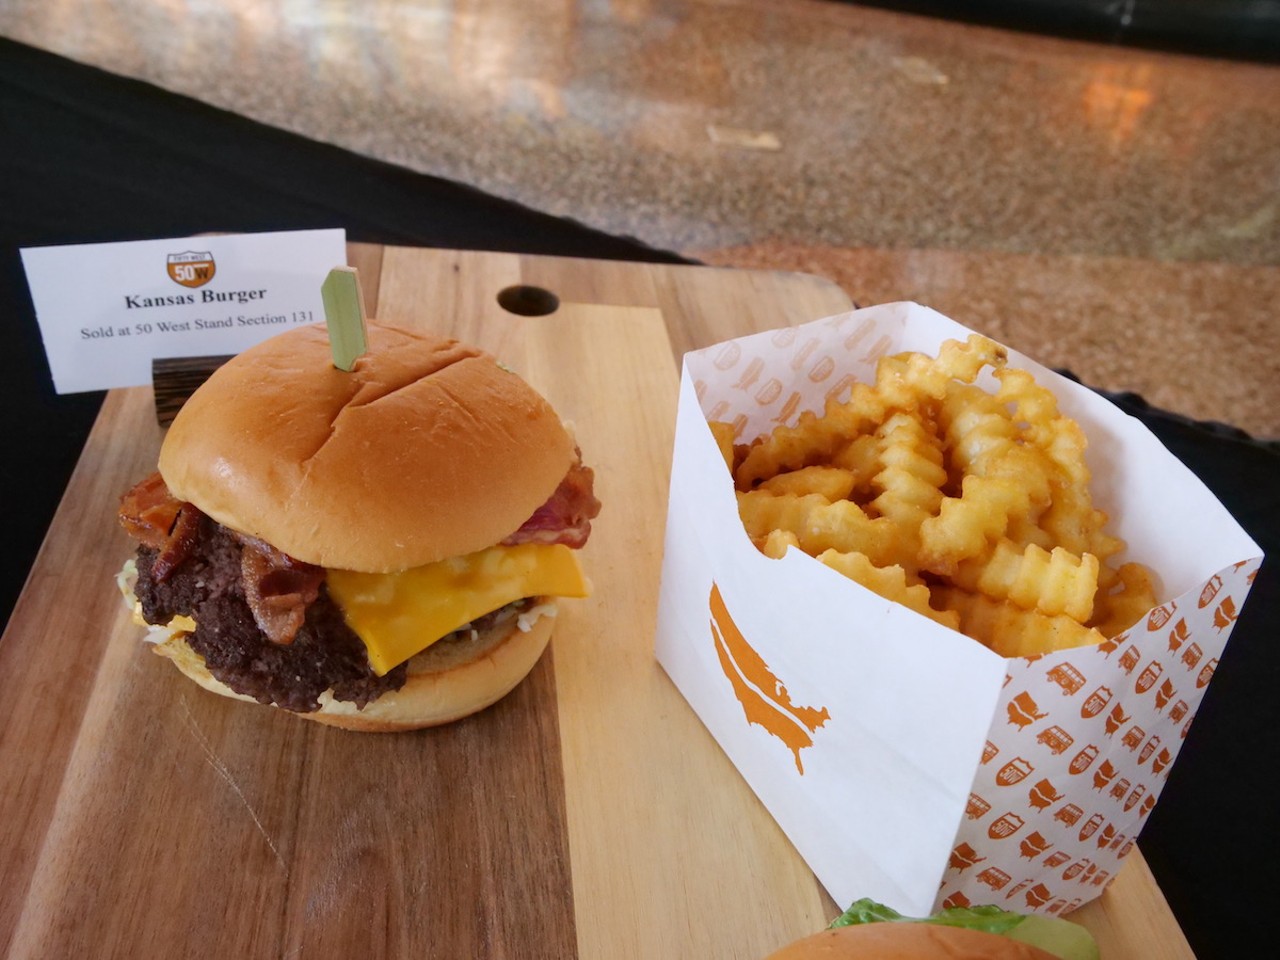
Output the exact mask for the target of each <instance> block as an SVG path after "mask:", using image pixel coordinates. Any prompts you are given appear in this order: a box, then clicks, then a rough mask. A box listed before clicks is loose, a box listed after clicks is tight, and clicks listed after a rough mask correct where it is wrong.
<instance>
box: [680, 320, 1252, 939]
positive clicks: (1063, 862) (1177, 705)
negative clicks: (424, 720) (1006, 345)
mask: <svg viewBox="0 0 1280 960" xmlns="http://www.w3.org/2000/svg"><path fill="white" fill-rule="evenodd" d="M970 332H971V331H969V330H967V329H965V328H964V327H961V326H960V325H959V324H956V323H954V322H953V321H951V320H949V319H947V318H946V317H943V316H942V315H940V314H938V313H936V312H935V311H932V310H929V309H927V308H925V307H921V306H919V305H917V304H912V303H898V304H888V305H885V306H880V307H871V308H867V309H864V310H857V311H854V312H852V313H848V314H842V315H840V316H835V317H830V318H827V319H824V320H819V321H815V322H813V323H810V324H806V325H804V326H799V327H791V328H785V329H780V330H777V331H773V332H770V333H763V334H757V335H754V336H749V337H743V338H741V339H738V340H732V341H728V342H726V343H722V344H719V345H717V346H714V347H710V348H708V349H706V350H702V351H698V352H695V353H690V354H687V355H686V356H685V358H684V369H683V375H682V378H681V386H680V401H679V408H678V413H677V423H676V441H675V451H674V460H673V464H672V475H671V490H670V502H669V512H668V518H667V532H666V547H665V555H664V559H663V572H662V588H661V595H660V600H659V613H658V631H657V641H656V654H657V657H658V660H659V661H660V663H661V664H662V666H663V668H664V669H665V670H666V672H667V673H668V674H669V675H670V677H671V678H672V680H673V681H674V682H675V684H676V685H677V687H678V688H679V689H680V691H681V693H682V694H683V695H684V697H685V698H686V699H687V700H688V702H689V703H690V705H691V706H692V707H693V709H694V710H695V711H696V712H697V713H698V715H699V717H700V718H701V719H702V721H703V723H704V724H705V725H706V726H707V728H708V729H709V730H710V731H711V733H712V734H713V736H714V737H715V738H716V740H717V742H718V743H719V744H720V746H721V747H722V748H723V749H724V751H725V752H726V753H727V754H728V755H729V757H730V759H731V760H732V761H733V763H734V764H735V765H736V766H737V768H738V770H739V771H740V772H741V774H742V775H743V776H744V777H745V778H746V780H747V782H748V783H749V784H750V786H751V788H752V789H753V790H754V791H755V793H756V794H757V795H758V796H759V797H760V799H761V800H762V802H763V803H764V804H765V806H766V807H767V808H768V809H769V811H770V813H771V814H772V815H773V817H774V818H775V819H776V820H777V822H778V823H779V825H780V826H781V827H782V829H783V830H784V831H785V832H786V833H787V835H788V836H789V837H790V839H791V841H792V842H793V843H794V844H795V846H796V849H797V850H798V851H799V852H800V854H801V856H802V857H804V859H805V861H806V862H807V863H808V864H809V866H810V867H811V868H812V869H813V871H814V873H815V874H816V875H817V877H818V879H819V880H820V882H821V883H822V884H823V885H824V886H825V887H826V889H827V891H828V892H829V893H830V894H831V896H832V897H833V898H834V899H835V901H836V902H837V903H839V904H841V905H847V904H849V903H851V902H852V901H854V900H856V899H858V898H860V897H872V898H874V899H876V900H878V901H880V902H882V903H885V904H888V905H889V906H892V907H894V908H895V909H897V910H899V911H901V912H903V913H906V914H911V915H924V914H928V913H931V912H933V911H934V910H936V909H938V908H940V907H941V906H943V905H957V904H965V903H970V904H978V903H999V904H1001V905H1003V906H1006V907H1008V908H1011V909H1016V910H1021V911H1036V912H1046V913H1058V912H1063V911H1066V910H1069V909H1073V908H1074V907H1076V906H1079V905H1080V904H1082V903H1084V902H1086V901H1088V900H1091V899H1093V898H1094V897H1096V896H1098V894H1100V893H1101V892H1102V890H1103V889H1104V888H1105V886H1106V883H1107V881H1108V880H1110V879H1111V878H1112V877H1114V876H1115V875H1116V872H1117V869H1118V867H1119V864H1120V861H1121V860H1122V859H1123V857H1124V856H1125V854H1126V853H1128V852H1129V850H1130V849H1131V848H1132V845H1133V841H1134V839H1135V838H1136V836H1137V835H1138V832H1139V831H1140V829H1141V827H1142V825H1143V823H1144V822H1145V821H1146V819H1147V816H1148V815H1149V814H1150V812H1151V808H1152V807H1153V806H1154V804H1155V802H1156V799H1157V798H1158V797H1159V795H1160V790H1161V788H1162V787H1163V785H1164V783H1165V780H1166V778H1167V777H1168V775H1169V770H1170V768H1171V767H1172V765H1173V762H1174V760H1175V759H1176V757H1177V754H1178V750H1179V748H1180V746H1181V744H1182V741H1183V739H1184V738H1185V737H1186V735H1187V731H1188V729H1189V727H1190V725H1191V721H1192V718H1193V717H1194V716H1195V712H1196V709H1197V707H1198V705H1199V703H1200V700H1201V698H1202V697H1203V695H1204V691H1205V688H1206V685H1207V684H1208V682H1209V680H1210V679H1211V677H1212V675H1213V670H1214V667H1215V666H1216V664H1217V662H1218V658H1219V657H1221V656H1222V653H1223V648H1224V646H1225V644H1226V641H1227V637H1228V636H1229V634H1230V633H1231V628H1232V626H1233V624H1234V622H1235V619H1236V617H1237V616H1238V615H1239V613H1240V609H1241V607H1242V606H1243V604H1244V600H1245V597H1246V595H1247V593H1248V591H1249V587H1250V584H1251V583H1252V581H1253V577H1254V575H1255V574H1256V571H1257V569H1258V567H1259V565H1260V563H1261V560H1262V557H1261V551H1260V549H1259V548H1258V546H1257V544H1255V543H1254V542H1253V541H1252V540H1251V539H1250V538H1249V537H1248V536H1247V535H1246V534H1245V533H1244V531H1243V530H1241V529H1240V527H1239V525H1238V524H1237V523H1236V522H1235V521H1234V520H1233V519H1232V518H1231V516H1230V515H1229V514H1228V513H1227V511H1226V509H1225V508H1224V507H1223V506H1222V505H1221V504H1220V503H1219V502H1218V501H1217V499H1216V498H1214V497H1213V495H1212V494H1211V493H1210V492H1209V491H1208V490H1207V489H1206V488H1205V487H1204V486H1203V484H1202V483H1200V481H1199V480H1198V479H1197V478H1196V477H1195V476H1194V475H1192V474H1191V472H1190V471H1189V470H1187V469H1186V468H1185V467H1184V466H1183V465H1182V464H1181V463H1180V462H1179V461H1178V460H1177V459H1176V458H1175V457H1173V455H1172V454H1170V453H1169V452H1168V451H1167V450H1166V449H1165V448H1164V447H1163V446H1162V445H1161V444H1160V442H1159V441H1158V440H1157V439H1156V438H1155V437H1154V436H1153V435H1152V434H1151V433H1150V432H1149V431H1148V430H1147V429H1146V427H1144V426H1143V425H1142V424H1141V423H1140V422H1138V421H1137V420H1135V419H1133V418H1131V417H1129V416H1127V415H1126V414H1124V413H1123V412H1121V411H1120V410H1118V409H1117V408H1116V407H1115V406H1114V405H1112V404H1111V403H1110V402H1108V401H1107V400H1106V399H1105V398H1102V397H1099V396H1098V395H1096V394H1094V393H1093V392H1091V391H1089V390H1088V389H1086V388H1084V387H1081V386H1080V385H1078V384H1075V383H1072V382H1071V381H1069V380H1067V379H1065V378H1063V377H1060V376H1058V375H1057V374H1054V373H1053V372H1052V371H1050V370H1047V369H1045V368H1044V367H1041V366H1039V365H1037V364H1035V363H1034V362H1032V361H1030V360H1028V359H1027V358H1025V357H1023V356H1021V355H1019V354H1017V353H1016V352H1014V351H1009V364H1010V365H1011V366H1015V367H1022V368H1025V369H1027V370H1030V371H1031V372H1032V373H1033V374H1034V375H1035V377H1036V379H1037V380H1038V381H1039V382H1040V383H1041V384H1043V385H1045V386H1047V387H1049V388H1050V389H1052V390H1053V391H1054V393H1055V395H1056V396H1057V399H1058V405H1059V408H1060V410H1061V411H1062V412H1063V413H1064V414H1066V415H1068V416H1070V417H1072V418H1074V419H1075V420H1076V421H1077V422H1079V423H1080V425H1081V426H1082V428H1083V429H1084V431H1085V433H1086V434H1087V436H1088V440H1089V448H1088V453H1087V459H1088V465H1089V467H1090V470H1091V471H1092V474H1093V482H1092V487H1091V489H1092V492H1093V497H1094V502H1095V503H1096V505H1097V506H1099V507H1101V508H1102V509H1103V510H1105V511H1106V512H1107V513H1108V514H1109V515H1110V517H1111V522H1110V525H1109V528H1108V529H1109V531H1110V532H1112V533H1114V534H1116V535H1117V536H1119V537H1122V538H1123V539H1124V540H1125V541H1126V542H1127V544H1128V548H1127V550H1126V552H1125V554H1124V555H1123V556H1122V557H1120V558H1116V560H1130V559H1131V560H1138V561H1141V562H1143V563H1145V564H1147V566H1149V567H1151V568H1152V569H1154V570H1155V572H1156V574H1157V576H1158V578H1159V585H1160V597H1161V598H1162V600H1163V603H1162V605H1161V606H1159V607H1157V608H1156V609H1154V610H1152V611H1150V612H1149V613H1148V615H1147V616H1145V617H1144V618H1143V619H1142V620H1141V621H1139V622H1138V623H1137V624H1136V625H1135V626H1134V627H1132V628H1131V629H1130V630H1129V631H1127V632H1126V633H1125V634H1122V635H1120V636H1118V637H1115V638H1111V639H1109V640H1108V642H1106V643H1104V644H1102V645H1100V646H1096V647H1083V648H1076V649H1071V650H1065V651H1060V652H1057V653H1053V654H1047V655H1044V656H1041V657H1036V658H1015V659H1006V658H1004V657H1001V656H999V655H997V654H995V653H993V652H992V651H990V650H989V649H987V648H986V647H984V646H982V645H981V644H979V643H978V642H976V641H974V640H971V639H969V638H968V637H965V636H963V635H961V634H959V633H957V632H955V631H952V630H949V629H947V628H946V627H944V626H941V625H939V624H937V623H935V622H933V621H932V620H930V619H928V618H926V617H924V616H921V615H920V614H917V613H915V612H913V611H911V610H908V609H907V608H905V607H903V606H900V605H898V604H895V603H891V602H889V601H887V600H884V599H882V598H881V597H879V596H877V595H876V594H874V593H872V592H870V591H868V590H866V589H864V588H863V587H861V586H859V585H858V584H856V583H854V582H853V581H851V580H848V579H846V578H845V577H843V576H842V575H841V574H839V573H837V572H835V571H833V570H831V569H829V568H827V567H825V566H823V565H822V564H821V563H819V562H817V561H816V560H813V559H812V558H810V557H808V556H805V555H804V554H802V553H800V552H799V551H796V550H792V551H789V552H788V553H787V554H786V556H784V557H783V558H782V559H780V560H774V559H770V558H768V557H766V556H764V555H763V554H761V553H760V552H759V551H758V550H756V548H755V547H754V546H753V545H752V543H751V542H750V540H749V539H748V537H747V534H746V532H745V531H744V529H743V526H742V523H741V520H740V519H739V516H738V508H737V501H736V499H735V495H734V490H733V482H732V479H731V477H730V475H729V471H728V469H727V468H726V466H725V464H724V461H723V459H722V457H721V455H720V452H719V450H718V448H717V446H716V443H715V440H714V439H713V437H712V434H711V431H710V429H709V428H708V427H707V421H708V420H709V419H711V420H723V421H728V422H732V423H735V424H737V425H738V426H740V428H741V430H740V433H739V439H740V440H742V441H746V440H749V439H751V438H753V437H756V436H759V435H760V434H763V433H766V432H768V431H769V430H771V429H772V428H773V427H774V426H776V425H777V424H779V423H794V422H795V419H796V418H797V417H798V416H799V414H800V413H801V412H802V411H804V410H820V409H821V408H822V406H823V404H824V403H825V401H826V399H827V397H828V396H842V395H845V394H847V390H848V386H849V384H850V382H852V381H854V380H861V381H867V382H872V381H874V374H875V364H876V361H877V360H878V359H879V358H880V357H882V356H884V355H885V354H888V353H898V352H901V351H905V350H913V351H920V352H923V353H928V354H929V355H936V353H937V351H938V348H939V346H940V345H941V344H942V343H943V342H944V341H945V340H947V339H964V338H965V337H967V336H968V335H969V333H970ZM980 382H981V381H980ZM1113 562H1114V561H1113Z"/></svg>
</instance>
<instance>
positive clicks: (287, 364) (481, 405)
mask: <svg viewBox="0 0 1280 960" xmlns="http://www.w3.org/2000/svg"><path fill="white" fill-rule="evenodd" d="M367 329H368V350H367V352H366V353H365V354H364V355H362V356H361V357H360V358H359V359H357V360H356V362H355V368H354V369H353V370H351V371H350V372H345V371H342V370H338V369H337V368H335V367H334V366H333V359H332V355H331V353H330V350H329V338H328V334H327V332H326V330H325V328H324V327H323V326H309V327H298V328H295V329H293V330H289V331H288V332H286V333H282V334H279V335H277V336H275V337H273V338H271V339H269V340H266V341H263V342H262V343H259V344H258V345H256V346H254V347H251V348H250V349H248V350H246V351H245V352H243V353H241V354H240V355H238V356H236V357H235V358H233V359H232V360H230V361H229V362H227V363H226V364H224V365H223V366H222V367H220V368H219V369H218V370H217V371H216V372H215V373H214V374H213V375H212V376H211V377H210V378H209V379H208V380H207V381H206V382H205V383H204V384H203V385H202V386H201V387H200V388H199V389H198V390H197V391H196V392H195V393H194V394H193V395H192V396H191V398H190V399H189V400H188V401H187V402H186V403H185V404H184V405H183V407H182V409H181V410H179V412H178V415H177V416H176V418H175V419H174V421H173V423H172V425H171V426H170V428H169V431H168V434H167V435H166V437H165V440H164V443H163V445H162V447H161V450H160V462H159V468H160V474H161V476H162V477H163V478H164V481H165V484H166V485H167V486H168V488H169V490H170V492H171V493H172V494H173V495H174V496H176V497H178V498H179V499H181V500H186V501H189V502H191V503H193V504H195V505H196V506H197V507H198V508H200V510H202V511H203V512H204V513H206V514H208V515H209V516H211V517H212V518H213V519H215V520H217V521H218V522H219V523H221V524H223V525H224V526H227V527H230V528H231V529H233V530H236V531H238V532H240V533H243V534H247V535H249V536H252V537H256V538H258V539H261V540H264V541H266V542H267V543H269V544H270V545H271V546H273V547H275V548H277V549H278V550H281V551H283V552H284V553H286V554H288V555H289V556H291V557H294V558H295V559H298V560H302V561H304V562H307V563H313V564H317V565H319V566H323V567H331V568H337V569H344V570H358V571H363V572H368V573H390V572H393V571H397V570H403V569H407V568H409V567H415V566H420V565H422V564H426V563H432V562H435V561H437V560H443V559H445V558H447V557H452V556H459V555H462V554H467V553H472V552H474V551H476V550H481V549H484V548H485V547H489V546H492V545H493V544H495V543H498V542H500V541H501V540H503V539H504V538H505V537H507V536H509V535H510V534H512V533H514V532H515V531H516V530H517V529H519V527H520V526H521V524H523V523H524V522H525V521H526V520H527V519H528V518H529V517H530V516H531V515H532V514H533V512H534V511H535V510H536V509H537V508H538V507H539V506H541V505H542V504H543V503H545V502H546V500H547V499H548V498H549V497H550V496H551V494H552V493H554V492H555V489H556V487H557V486H558V485H559V483H560V481H561V480H562V479H563V478H564V476H565V474H566V473H567V472H568V470H569V467H570V465H571V464H572V462H573V458H574V456H575V450H574V441H573V439H572V437H570V436H569V434H568V432H567V431H566V430H565V428H564V426H563V424H562V423H561V422H560V419H559V417H558V416H557V415H556V413H555V411H554V410H553V409H552V408H551V406H550V404H548V403H547V401H546V400H545V399H544V398H543V397H542V396H541V395H540V394H539V393H538V392H537V391H535V390H534V389H533V388H532V387H530V386H529V385H528V384H527V383H525V381H524V380H522V379H521V378H520V377H519V376H517V375H516V374H515V373H512V372H511V371H509V370H507V369H506V368H505V367H503V366H501V365H500V364H498V363H497V362H496V361H495V360H494V359H493V358H492V357H490V356H488V355H487V354H485V353H483V352H482V351H480V350H478V349H476V348H474V347H470V346H466V345H464V344H461V343H459V342H457V341H455V340H449V339H445V338H441V337H436V336H431V335H428V334H424V333H420V332H417V331H412V330H406V329H402V328H398V327H392V326H387V325H383V324H379V323H375V322H370V323H369V324H368V326H367Z"/></svg>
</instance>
